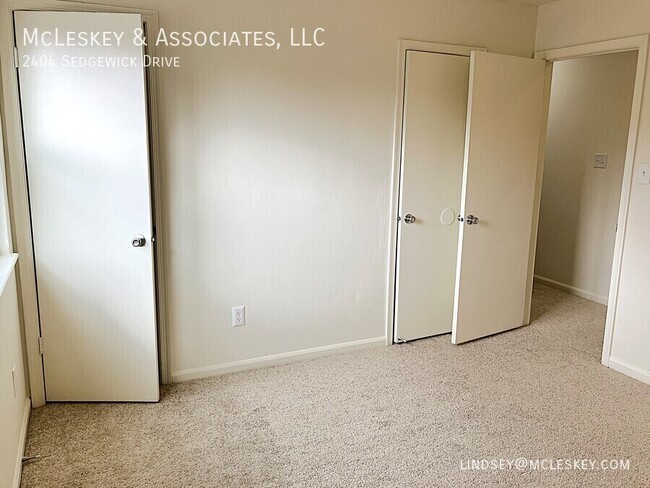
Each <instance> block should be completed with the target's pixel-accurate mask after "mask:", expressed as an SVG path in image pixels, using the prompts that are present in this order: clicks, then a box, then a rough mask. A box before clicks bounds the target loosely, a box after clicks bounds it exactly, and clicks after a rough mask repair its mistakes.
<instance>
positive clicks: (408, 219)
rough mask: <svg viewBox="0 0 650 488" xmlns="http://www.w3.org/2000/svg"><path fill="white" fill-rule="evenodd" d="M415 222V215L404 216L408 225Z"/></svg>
mask: <svg viewBox="0 0 650 488" xmlns="http://www.w3.org/2000/svg"><path fill="white" fill-rule="evenodd" d="M415 221H416V218H415V215H412V214H406V215H405V216H404V222H406V223H407V224H414V223H415Z"/></svg>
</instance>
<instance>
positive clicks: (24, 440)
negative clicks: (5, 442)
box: [13, 398, 32, 488]
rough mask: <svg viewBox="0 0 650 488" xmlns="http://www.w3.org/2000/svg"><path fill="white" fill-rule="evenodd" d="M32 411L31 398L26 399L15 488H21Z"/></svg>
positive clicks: (15, 471) (15, 473) (15, 474)
mask: <svg viewBox="0 0 650 488" xmlns="http://www.w3.org/2000/svg"><path fill="white" fill-rule="evenodd" d="M31 411H32V402H31V400H30V399H29V398H26V399H25V407H24V408H23V423H22V425H21V428H20V442H19V444H18V458H17V459H16V468H15V470H14V485H13V488H19V487H20V478H21V476H22V474H23V456H24V455H25V444H26V443H27V426H28V425H29V414H30V412H31Z"/></svg>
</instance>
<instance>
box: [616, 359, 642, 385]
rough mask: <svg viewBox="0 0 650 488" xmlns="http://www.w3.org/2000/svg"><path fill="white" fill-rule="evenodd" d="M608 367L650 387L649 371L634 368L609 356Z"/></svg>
mask: <svg viewBox="0 0 650 488" xmlns="http://www.w3.org/2000/svg"><path fill="white" fill-rule="evenodd" d="M609 367H610V368H612V369H613V370H614V371H618V372H619V373H623V374H624V375H627V376H630V377H632V378H634V379H635V380H639V381H642V382H643V383H646V384H648V385H650V371H645V370H643V369H641V368H637V367H636V366H632V365H631V364H630V363H628V362H625V361H623V360H622V359H618V358H615V357H611V356H610V358H609Z"/></svg>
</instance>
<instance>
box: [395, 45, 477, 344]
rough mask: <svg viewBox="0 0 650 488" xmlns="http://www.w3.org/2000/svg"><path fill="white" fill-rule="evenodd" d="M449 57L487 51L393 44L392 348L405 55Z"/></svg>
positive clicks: (468, 48) (469, 48)
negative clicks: (409, 52) (394, 53)
mask: <svg viewBox="0 0 650 488" xmlns="http://www.w3.org/2000/svg"><path fill="white" fill-rule="evenodd" d="M407 51H421V52H427V53H437V54H450V55H455V56H466V57H469V55H470V54H471V52H472V51H487V49H486V48H484V47H472V46H457V45H454V44H438V43H434V42H426V41H413V40H409V39H399V40H398V41H397V88H396V94H395V125H394V128H393V175H392V180H391V199H390V212H389V214H388V218H389V222H388V280H387V282H388V286H387V289H386V345H387V346H390V345H392V344H393V336H394V328H395V285H396V265H397V217H398V215H397V213H398V212H399V199H400V191H401V184H402V183H401V181H402V126H403V115H404V85H405V77H406V52H407Z"/></svg>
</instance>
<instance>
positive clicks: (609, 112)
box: [531, 50, 638, 355]
mask: <svg viewBox="0 0 650 488" xmlns="http://www.w3.org/2000/svg"><path fill="white" fill-rule="evenodd" d="M637 58H638V51H636V50H633V51H623V52H615V53H608V54H600V55H592V56H586V57H579V58H574V59H566V60H562V61H556V62H554V65H553V77H552V84H551V96H550V106H549V117H548V133H547V139H546V151H545V161H544V175H543V180H542V193H541V202H540V214H539V229H538V234H537V253H536V260H535V285H534V299H533V302H532V306H533V308H532V314H531V318H532V320H535V319H537V318H539V317H540V316H542V315H544V314H545V313H548V312H555V313H569V314H573V315H572V317H573V318H572V321H573V322H575V321H576V320H578V319H579V317H583V318H584V320H579V321H580V322H581V327H583V329H582V330H581V333H583V334H585V337H588V338H591V339H593V342H594V345H597V349H598V353H597V354H598V355H599V354H600V349H601V348H602V344H603V341H602V338H603V335H604V329H605V317H606V308H605V307H606V306H607V305H608V300H609V296H610V286H611V282H612V271H613V268H614V261H615V259H614V256H615V246H616V241H617V239H616V237H617V230H618V229H617V227H618V222H619V217H620V215H619V213H620V208H621V195H622V188H623V186H624V175H625V167H626V155H627V154H628V141H629V133H630V123H631V119H632V117H631V116H632V112H633V100H634V92H635V80H636V71H637V61H638V59H637ZM573 296H578V297H580V298H581V299H585V300H588V301H581V300H579V299H578V301H576V299H574V298H573ZM595 350H596V348H595ZM594 353H595V354H596V352H595V351H594Z"/></svg>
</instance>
